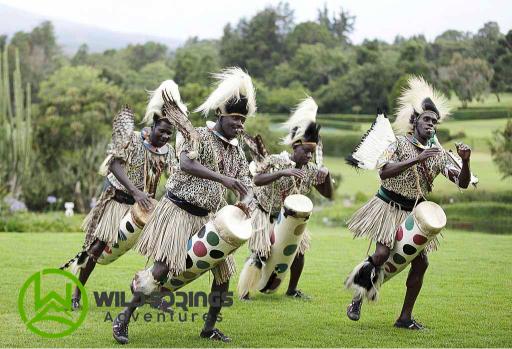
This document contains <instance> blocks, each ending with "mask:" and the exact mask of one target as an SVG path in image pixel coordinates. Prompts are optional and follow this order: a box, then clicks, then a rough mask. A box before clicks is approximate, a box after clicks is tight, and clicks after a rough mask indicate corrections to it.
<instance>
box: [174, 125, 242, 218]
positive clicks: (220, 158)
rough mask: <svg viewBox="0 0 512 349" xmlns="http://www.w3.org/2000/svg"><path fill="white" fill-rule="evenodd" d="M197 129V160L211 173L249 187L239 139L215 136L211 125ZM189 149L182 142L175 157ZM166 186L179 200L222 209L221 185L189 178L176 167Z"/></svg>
mask: <svg viewBox="0 0 512 349" xmlns="http://www.w3.org/2000/svg"><path fill="white" fill-rule="evenodd" d="M196 130H197V131H198V132H199V136H200V148H199V156H198V158H197V159H196V161H199V163H201V165H203V166H205V167H206V168H208V169H210V170H212V171H215V172H220V173H221V174H223V175H225V176H228V177H232V178H236V179H238V180H240V181H242V182H243V183H244V184H245V185H247V186H249V187H251V186H252V181H251V179H250V176H249V165H248V163H247V160H246V158H245V154H244V151H243V149H242V146H241V145H240V142H239V141H238V139H233V140H231V141H230V142H227V141H226V140H223V139H221V138H220V137H219V136H217V135H216V134H214V132H213V130H212V126H210V127H198V128H196ZM190 150H192V147H191V145H190V143H188V142H186V141H185V142H184V143H183V144H182V145H181V146H180V147H179V148H178V156H179V154H181V152H183V151H187V152H188V151H190ZM165 187H166V188H167V190H169V191H170V192H171V193H173V194H174V195H175V196H177V197H179V198H180V199H182V200H186V201H188V202H189V203H191V204H193V205H195V206H198V207H201V208H204V209H206V210H208V211H210V212H215V211H216V210H218V209H219V208H221V207H222V206H221V205H222V200H223V199H224V194H225V193H226V188H225V187H224V186H223V185H222V184H220V183H217V182H215V181H212V180H209V179H203V178H199V177H195V176H192V175H190V174H188V173H186V172H185V171H182V170H181V169H180V168H179V167H178V168H177V169H176V172H175V173H174V174H173V175H172V176H171V177H169V179H168V180H167V184H166V186H165Z"/></svg>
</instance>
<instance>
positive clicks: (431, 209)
mask: <svg viewBox="0 0 512 349" xmlns="http://www.w3.org/2000/svg"><path fill="white" fill-rule="evenodd" d="M414 218H415V219H416V222H417V223H418V225H419V226H420V229H421V230H422V231H423V232H424V233H425V234H437V233H439V232H440V231H441V230H442V229H443V228H444V227H445V226H446V214H445V213H444V211H443V209H442V208H441V206H439V205H438V204H436V203H435V202H432V201H423V202H421V203H420V204H418V206H416V208H415V209H414Z"/></svg>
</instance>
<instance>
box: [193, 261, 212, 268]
mask: <svg viewBox="0 0 512 349" xmlns="http://www.w3.org/2000/svg"><path fill="white" fill-rule="evenodd" d="M196 265H197V267H198V268H199V269H208V268H209V267H210V263H208V262H205V261H197V263H196Z"/></svg>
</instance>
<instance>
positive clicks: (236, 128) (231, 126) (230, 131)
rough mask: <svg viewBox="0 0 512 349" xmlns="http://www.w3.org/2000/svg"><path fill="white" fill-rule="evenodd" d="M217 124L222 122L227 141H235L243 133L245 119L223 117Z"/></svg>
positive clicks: (232, 116) (233, 116) (230, 116)
mask: <svg viewBox="0 0 512 349" xmlns="http://www.w3.org/2000/svg"><path fill="white" fill-rule="evenodd" d="M217 122H220V127H221V129H222V133H223V134H224V136H225V137H226V138H227V139H233V138H235V137H236V135H237V134H238V133H240V132H242V131H243V129H244V123H245V118H244V117H242V116H239V115H222V116H221V117H220V119H219V120H218V121H217Z"/></svg>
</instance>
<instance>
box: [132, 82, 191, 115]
mask: <svg viewBox="0 0 512 349" xmlns="http://www.w3.org/2000/svg"><path fill="white" fill-rule="evenodd" d="M164 90H165V91H166V92H167V94H168V95H170V96H171V97H172V99H173V100H174V101H175V102H176V104H177V105H178V108H179V109H180V110H181V111H182V112H183V113H184V114H185V115H187V106H186V105H185V104H184V103H183V102H182V101H181V96H180V91H179V88H178V85H177V84H176V83H175V82H174V81H173V80H165V81H164V82H162V83H161V84H160V86H158V88H157V89H156V90H154V91H151V92H149V97H150V99H149V103H148V106H147V107H146V115H144V120H142V122H144V123H146V124H148V125H149V124H151V123H152V122H153V115H155V114H156V115H158V116H160V117H162V107H163V105H164V100H163V98H162V91H164Z"/></svg>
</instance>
